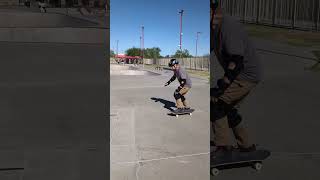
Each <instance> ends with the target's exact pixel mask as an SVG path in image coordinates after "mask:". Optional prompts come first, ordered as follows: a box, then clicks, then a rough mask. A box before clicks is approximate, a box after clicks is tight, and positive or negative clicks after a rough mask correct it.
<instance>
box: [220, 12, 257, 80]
mask: <svg viewBox="0 0 320 180" xmlns="http://www.w3.org/2000/svg"><path fill="white" fill-rule="evenodd" d="M215 37H216V36H215ZM221 49H223V51H224V52H225V53H227V54H228V55H241V56H243V57H244V59H243V64H244V69H243V71H242V72H241V73H240V74H239V76H238V78H239V79H241V80H247V81H251V82H259V81H261V78H262V69H261V65H260V60H259V58H258V55H257V53H256V49H255V48H254V46H253V45H252V43H251V42H250V40H249V38H248V34H247V33H246V32H245V30H244V27H243V25H242V24H241V23H240V22H239V21H237V20H236V19H235V18H234V17H231V16H229V15H224V17H223V20H222V25H221ZM218 61H219V63H220V64H221V65H222V66H223V68H226V63H225V62H223V61H224V58H223V56H222V57H221V58H218Z"/></svg>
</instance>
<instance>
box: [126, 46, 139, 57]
mask: <svg viewBox="0 0 320 180" xmlns="http://www.w3.org/2000/svg"><path fill="white" fill-rule="evenodd" d="M126 55H127V56H140V48H136V47H132V48H130V49H127V50H126Z"/></svg>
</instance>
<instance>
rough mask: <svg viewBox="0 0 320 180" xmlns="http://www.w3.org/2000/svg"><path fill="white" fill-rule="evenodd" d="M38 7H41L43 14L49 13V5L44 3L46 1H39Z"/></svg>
mask: <svg viewBox="0 0 320 180" xmlns="http://www.w3.org/2000/svg"><path fill="white" fill-rule="evenodd" d="M38 6H39V9H40V11H41V12H42V13H46V12H47V9H46V6H47V4H46V3H45V2H44V0H39V1H38Z"/></svg>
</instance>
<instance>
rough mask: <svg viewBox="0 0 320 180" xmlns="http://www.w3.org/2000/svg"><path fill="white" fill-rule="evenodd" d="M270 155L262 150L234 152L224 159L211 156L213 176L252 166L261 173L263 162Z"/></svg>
mask: <svg viewBox="0 0 320 180" xmlns="http://www.w3.org/2000/svg"><path fill="white" fill-rule="evenodd" d="M270 154H271V152H270V151H268V150H264V149H261V150H256V151H253V152H239V151H233V152H230V154H228V155H225V156H224V157H212V156H210V169H211V174H212V175H214V176H217V175H218V174H219V170H222V169H230V168H235V167H243V166H244V167H245V166H251V167H253V168H254V169H255V170H257V171H259V170H261V168H262V161H263V160H265V159H266V158H268V157H269V156H270Z"/></svg>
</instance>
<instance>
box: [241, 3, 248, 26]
mask: <svg viewBox="0 0 320 180" xmlns="http://www.w3.org/2000/svg"><path fill="white" fill-rule="evenodd" d="M246 10H247V8H246V0H243V17H242V20H243V22H245V18H246V14H247V13H246Z"/></svg>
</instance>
